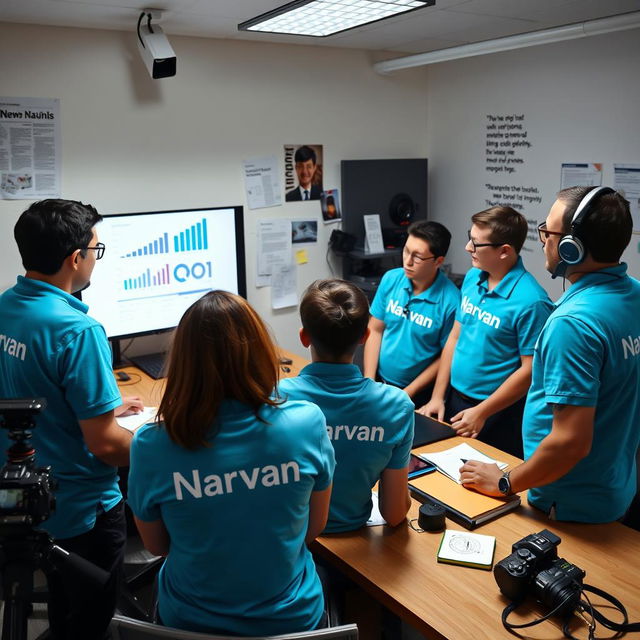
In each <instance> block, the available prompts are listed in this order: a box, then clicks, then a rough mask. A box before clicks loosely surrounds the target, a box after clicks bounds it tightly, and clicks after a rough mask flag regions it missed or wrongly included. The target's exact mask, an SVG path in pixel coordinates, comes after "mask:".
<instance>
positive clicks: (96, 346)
mask: <svg viewBox="0 0 640 640" xmlns="http://www.w3.org/2000/svg"><path fill="white" fill-rule="evenodd" d="M101 219H102V217H101V216H100V215H99V214H98V212H97V211H96V210H95V209H94V208H93V207H92V206H90V205H84V204H82V203H81V202H75V201H71V200H43V201H41V202H36V203H34V204H32V205H31V206H30V207H29V208H28V209H27V210H26V211H25V212H24V213H23V214H22V215H21V216H20V218H19V220H18V222H17V223H16V225H15V228H14V236H15V239H16V242H17V244H18V249H19V251H20V256H21V258H22V263H23V265H24V268H25V269H26V273H25V275H24V276H18V282H17V284H16V285H15V286H14V287H13V288H11V289H8V290H7V291H5V292H4V293H3V294H2V296H0V335H1V337H2V338H4V340H3V341H2V343H0V345H2V344H4V345H15V348H12V349H11V348H7V347H6V346H5V348H4V349H3V348H0V397H3V398H16V397H44V398H46V400H47V408H46V409H45V410H44V412H43V413H42V415H40V416H39V417H38V420H37V428H36V429H35V430H34V432H33V443H34V447H35V450H36V460H37V464H38V466H45V465H51V467H52V475H53V477H54V478H55V479H56V480H57V482H58V488H57V491H56V492H55V496H56V509H55V511H54V512H53V514H52V515H51V517H50V518H49V519H48V520H46V521H45V522H44V523H43V524H42V525H41V526H42V527H43V528H44V529H46V530H47V531H48V532H49V534H50V535H51V536H52V537H53V538H54V539H55V541H56V543H57V544H59V545H60V546H61V547H62V548H64V549H66V550H67V551H73V552H75V553H78V554H79V555H81V556H83V557H84V558H86V559H87V560H90V561H91V562H93V563H95V564H97V565H98V566H100V567H102V568H103V569H105V570H106V571H108V572H109V573H110V574H111V578H110V581H109V584H108V586H107V588H106V590H105V591H101V592H100V593H99V594H96V593H91V592H87V589H86V587H85V588H84V589H83V588H80V587H78V586H76V585H74V584H73V581H68V580H67V581H65V582H63V579H62V577H61V576H59V575H57V572H54V573H53V574H52V575H51V576H50V577H49V606H48V613H49V624H50V634H51V637H52V638H56V639H57V638H60V639H63V638H64V639H65V640H70V639H73V640H75V639H79V638H96V639H97V638H102V637H103V635H104V633H105V630H106V628H107V626H108V624H109V621H110V619H111V617H112V615H113V611H114V608H115V600H116V588H117V582H118V579H119V575H120V570H121V565H122V558H123V554H124V542H125V521H124V506H123V500H122V495H121V494H120V490H119V488H118V484H117V467H118V466H126V465H128V464H129V447H130V443H131V434H130V433H129V432H128V431H127V430H125V429H122V428H120V427H119V426H118V424H117V423H116V421H115V419H114V416H115V415H120V414H123V413H125V412H130V411H139V410H140V409H141V408H142V403H141V402H140V400H139V399H138V398H125V399H124V400H123V398H122V397H121V396H120V392H119V391H118V387H117V385H116V383H115V380H114V376H113V371H112V369H111V352H110V349H109V344H108V342H107V338H106V335H105V332H104V329H103V327H102V326H101V325H100V324H99V323H98V322H96V321H95V320H94V319H93V318H91V317H89V316H88V315H87V309H88V308H87V306H86V305H85V304H83V303H82V302H80V300H78V299H77V298H75V297H74V296H73V295H72V294H73V293H75V292H77V291H81V290H82V289H84V288H86V287H87V286H88V285H89V281H90V278H91V273H92V271H93V268H94V266H95V263H96V260H99V259H100V258H101V257H102V255H103V253H104V249H105V247H104V245H103V244H102V243H100V242H98V236H97V233H96V229H95V225H96V224H97V223H98V222H100V220H101ZM2 431H3V432H2V434H1V435H0V438H1V439H2V440H3V441H4V442H6V441H7V440H6V435H5V432H4V430H2Z"/></svg>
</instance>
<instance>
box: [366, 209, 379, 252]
mask: <svg viewBox="0 0 640 640" xmlns="http://www.w3.org/2000/svg"><path fill="white" fill-rule="evenodd" d="M362 217H363V219H364V252H365V253H384V242H383V241H382V229H381V228H380V216H379V215H378V214H377V213H376V214H374V215H370V216H362Z"/></svg>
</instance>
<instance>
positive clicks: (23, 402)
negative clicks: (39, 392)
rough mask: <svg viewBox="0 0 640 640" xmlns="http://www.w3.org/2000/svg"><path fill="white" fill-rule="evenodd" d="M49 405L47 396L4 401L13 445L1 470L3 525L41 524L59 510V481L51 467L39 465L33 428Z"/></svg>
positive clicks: (1, 419)
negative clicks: (54, 492) (33, 439)
mask: <svg viewBox="0 0 640 640" xmlns="http://www.w3.org/2000/svg"><path fill="white" fill-rule="evenodd" d="M46 406H47V403H46V400H45V399H44V398H16V399H11V400H0V427H2V428H4V429H8V430H9V434H8V435H9V438H10V439H11V440H13V445H12V446H11V447H10V448H9V449H8V451H7V462H6V464H5V465H4V466H3V467H2V469H1V470H0V527H1V528H2V529H3V530H5V531H6V530H7V529H8V528H9V529H11V528H12V527H15V526H20V525H23V526H24V525H27V526H33V525H38V524H40V523H41V522H43V521H44V520H46V519H47V518H48V517H49V516H50V515H51V512H52V511H54V510H55V497H54V495H53V491H54V490H55V488H56V486H55V480H53V479H52V478H51V476H50V471H51V467H36V466H35V450H34V448H33V447H32V445H31V431H32V429H34V428H35V417H36V416H37V415H38V414H39V413H40V412H41V411H42V410H43V409H44V408H45V407H46Z"/></svg>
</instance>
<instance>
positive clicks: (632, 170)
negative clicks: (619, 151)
mask: <svg viewBox="0 0 640 640" xmlns="http://www.w3.org/2000/svg"><path fill="white" fill-rule="evenodd" d="M613 171H614V175H615V184H614V188H615V190H616V191H620V192H622V194H623V195H624V197H625V198H626V199H627V200H628V201H629V209H631V217H632V218H633V230H634V231H640V164H614V165H613Z"/></svg>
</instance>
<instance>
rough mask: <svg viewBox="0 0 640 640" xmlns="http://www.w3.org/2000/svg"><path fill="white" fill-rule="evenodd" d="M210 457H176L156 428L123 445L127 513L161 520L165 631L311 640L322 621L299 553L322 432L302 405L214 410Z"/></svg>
mask: <svg viewBox="0 0 640 640" xmlns="http://www.w3.org/2000/svg"><path fill="white" fill-rule="evenodd" d="M208 440H209V445H210V446H207V447H199V448H197V449H194V450H190V449H185V448H184V447H181V446H179V445H177V444H175V443H174V442H172V440H171V439H170V438H169V436H168V434H167V432H166V430H165V429H164V427H163V426H162V425H148V426H145V427H142V428H141V429H139V430H138V431H137V432H136V434H135V437H134V440H133V444H132V445H131V471H130V475H129V498H128V500H129V504H130V505H131V508H132V510H133V512H134V513H135V514H136V516H138V517H139V518H140V519H142V520H144V521H148V522H153V521H156V520H160V519H161V520H162V522H163V523H164V525H165V526H166V528H167V531H168V532H169V537H170V539H171V549H170V551H169V555H168V556H167V559H166V562H165V563H164V566H163V567H162V569H161V571H160V575H159V576H158V607H159V612H160V617H161V618H162V622H163V623H164V624H166V625H167V626H170V627H176V628H178V629H186V630H188V631H200V632H208V633H224V634H233V635H239V636H244V637H246V636H264V635H268V636H271V635H276V634H282V633H294V632H297V631H298V632H299V631H310V630H311V629H314V628H315V627H316V626H317V625H318V624H319V622H320V620H321V618H322V614H323V609H324V599H323V595H322V585H321V583H320V579H319V577H318V574H317V572H316V568H315V565H314V562H313V558H312V557H311V553H310V552H309V550H308V549H307V545H306V544H305V536H306V533H307V529H308V526H309V503H310V500H311V496H312V494H313V492H314V491H324V490H325V489H327V488H328V487H329V486H330V484H331V476H332V473H333V468H334V466H335V460H334V454H333V449H332V448H331V444H330V442H329V439H328V437H327V433H326V429H325V420H324V416H323V415H322V413H321V411H320V410H319V409H318V407H316V406H314V405H312V404H309V403H308V402H285V403H283V404H281V405H278V406H275V407H270V406H267V405H263V406H262V407H261V408H260V409H259V411H258V415H257V416H256V414H255V412H254V410H253V409H252V408H251V407H249V406H247V405H244V404H242V403H240V402H238V401H236V400H231V399H227V400H224V401H223V402H222V404H221V406H220V409H219V411H218V415H217V416H216V420H215V422H214V424H213V427H212V434H211V436H210V438H209V439H208Z"/></svg>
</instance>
